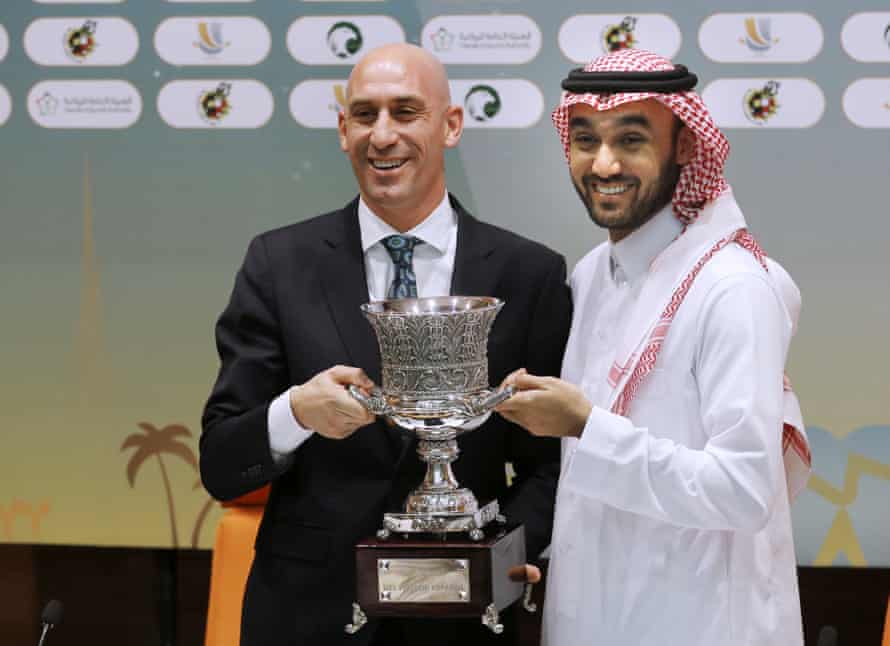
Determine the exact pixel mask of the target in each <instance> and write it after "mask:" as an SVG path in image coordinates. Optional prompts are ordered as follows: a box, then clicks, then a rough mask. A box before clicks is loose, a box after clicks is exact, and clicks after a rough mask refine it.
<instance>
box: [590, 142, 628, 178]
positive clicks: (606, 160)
mask: <svg viewBox="0 0 890 646" xmlns="http://www.w3.org/2000/svg"><path fill="white" fill-rule="evenodd" d="M591 170H593V173H594V175H597V176H599V177H611V176H613V175H618V174H619V173H620V172H621V162H620V161H619V159H618V156H617V155H616V154H615V153H614V151H613V150H612V149H611V148H610V147H609V146H607V145H606V144H602V145H601V146H599V148H597V151H596V153H595V154H594V156H593V167H592V169H591Z"/></svg>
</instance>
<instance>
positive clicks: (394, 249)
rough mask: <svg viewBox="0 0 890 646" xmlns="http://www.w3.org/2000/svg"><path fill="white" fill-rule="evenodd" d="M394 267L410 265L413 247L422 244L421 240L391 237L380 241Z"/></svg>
mask: <svg viewBox="0 0 890 646" xmlns="http://www.w3.org/2000/svg"><path fill="white" fill-rule="evenodd" d="M381 242H382V243H383V246H384V247H385V248H386V250H387V251H388V252H389V256H390V258H392V261H393V262H394V263H395V264H396V265H402V264H410V263H411V254H412V252H413V251H414V247H416V246H417V245H419V244H423V240H421V239H420V238H415V237H414V236H402V235H391V236H386V237H385V238H383V240H381Z"/></svg>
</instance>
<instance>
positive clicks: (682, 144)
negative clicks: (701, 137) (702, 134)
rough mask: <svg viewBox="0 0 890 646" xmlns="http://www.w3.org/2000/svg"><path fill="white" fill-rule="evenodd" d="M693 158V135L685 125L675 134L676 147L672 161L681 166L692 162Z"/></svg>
mask: <svg viewBox="0 0 890 646" xmlns="http://www.w3.org/2000/svg"><path fill="white" fill-rule="evenodd" d="M694 156H695V134H693V132H692V131H691V130H690V129H689V128H687V127H686V126H685V125H683V126H681V127H680V132H678V133H677V146H676V148H675V152H674V161H675V162H676V163H677V164H679V165H680V166H683V165H685V164H688V163H689V162H691V161H692V158H693V157H694Z"/></svg>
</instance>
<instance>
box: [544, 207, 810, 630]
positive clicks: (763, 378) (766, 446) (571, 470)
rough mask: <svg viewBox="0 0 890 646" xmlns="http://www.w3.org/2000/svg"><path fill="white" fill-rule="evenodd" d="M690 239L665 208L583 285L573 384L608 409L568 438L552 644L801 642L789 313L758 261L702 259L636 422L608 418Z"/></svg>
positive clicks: (551, 587)
mask: <svg viewBox="0 0 890 646" xmlns="http://www.w3.org/2000/svg"><path fill="white" fill-rule="evenodd" d="M727 199H728V200H732V198H731V194H728V197H727ZM720 202H721V199H718V203H720ZM732 205H733V206H734V205H735V203H734V201H732ZM718 207H719V204H718ZM736 216H737V217H738V218H741V214H740V212H737V210H736V214H735V215H732V214H731V217H736ZM701 217H702V218H704V219H705V220H708V219H710V220H712V221H714V220H718V219H719V218H720V217H721V213H720V208H715V207H714V203H711V205H710V207H709V208H706V209H705V212H704V213H703V214H702V216H701ZM741 225H742V226H744V222H743V220H742V222H741ZM693 226H695V225H693ZM691 228H692V227H690V229H691ZM680 231H681V226H680V225H679V223H678V222H677V221H676V220H675V219H674V216H673V215H672V214H671V213H670V211H669V210H665V211H663V212H661V213H659V214H658V215H657V216H655V217H654V218H653V219H652V220H650V221H649V222H648V223H647V224H646V225H644V226H643V227H641V228H640V229H638V230H637V231H636V232H634V233H633V234H631V235H630V236H629V237H627V238H625V239H624V240H622V241H621V242H619V243H618V244H614V245H613V244H611V243H609V242H606V243H604V244H602V245H600V246H599V247H597V248H596V249H594V250H593V251H591V252H590V253H589V254H587V256H585V257H584V258H583V259H582V260H581V261H580V262H579V263H578V266H577V267H576V269H575V271H574V273H573V275H572V278H571V287H572V294H573V297H574V302H575V317H574V320H573V323H572V330H571V334H570V337H569V341H568V346H567V348H566V358H565V360H564V365H563V374H562V376H563V379H565V380H567V381H569V382H572V383H574V384H576V385H578V386H580V387H581V388H582V390H583V391H584V393H585V394H586V396H587V398H588V399H589V400H590V402H591V403H592V404H593V405H594V408H593V411H592V412H591V414H590V417H589V418H588V420H587V422H586V425H585V427H584V430H583V432H582V435H581V437H580V439H575V438H565V439H564V440H563V461H562V474H561V478H560V484H559V490H558V494H557V503H556V518H555V523H554V535H553V543H552V553H551V564H550V572H549V575H548V584H547V597H546V599H547V601H546V604H545V610H544V644H546V645H547V646H580V645H582V644H597V645H601V644H602V645H609V646H619V645H627V646H649V645H652V646H656V645H657V646H681V645H682V646H696V645H701V646H743V645H744V646H750V645H753V644H756V645H757V646H801V645H802V644H803V636H802V628H801V616H800V602H799V597H798V589H797V575H796V561H795V556H794V548H793V543H792V536H791V517H790V510H789V498H788V493H787V490H786V486H785V477H784V469H783V463H782V446H781V429H782V406H783V404H782V393H783V389H782V378H783V367H784V364H785V357H786V352H787V349H788V344H789V341H790V337H791V332H792V320H791V319H792V317H791V315H789V311H788V308H787V307H786V305H785V304H784V303H783V301H782V297H781V294H780V293H779V291H780V290H779V289H778V288H777V287H776V285H775V283H774V281H773V280H771V278H770V276H769V274H767V272H766V271H764V269H763V268H762V267H761V266H760V264H759V263H758V262H757V260H756V259H755V258H754V257H753V255H752V254H751V253H749V252H748V251H746V250H744V249H742V248H741V247H739V246H737V245H734V244H730V245H728V246H727V247H725V248H724V249H722V250H721V251H719V252H717V254H716V255H714V257H713V258H712V259H711V260H710V261H709V262H707V263H706V264H705V266H704V267H703V269H702V270H701V272H700V273H699V275H698V277H697V278H696V279H695V282H694V283H693V285H692V287H691V289H690V291H689V292H688V294H687V296H686V298H685V300H684V302H683V303H682V305H681V307H680V308H679V310H678V311H677V314H676V316H675V318H674V320H673V323H672V326H671V328H670V330H669V332H668V335H667V337H666V339H665V340H664V344H663V346H662V349H661V352H660V354H659V356H658V360H657V363H656V364H655V367H654V369H653V371H652V372H651V373H650V374H649V375H648V376H647V377H646V378H645V380H644V381H643V384H642V386H641V387H640V390H639V391H638V394H637V396H636V397H635V399H634V400H633V403H632V404H631V406H630V410H629V417H621V416H618V415H615V414H612V413H611V412H609V409H610V406H611V403H612V401H613V400H614V397H615V396H616V393H615V392H614V390H613V388H612V387H611V386H610V385H609V384H608V382H607V379H606V377H607V375H608V374H609V369H610V366H611V365H612V362H613V359H615V351H616V348H617V347H619V346H620V345H621V341H622V334H623V333H624V331H625V330H626V329H627V328H628V326H629V325H630V324H631V321H632V319H633V318H634V316H636V315H637V314H638V313H639V309H640V308H641V307H642V308H645V306H646V303H645V301H646V300H647V299H651V297H652V293H651V285H649V284H647V283H649V282H650V277H651V266H652V263H653V261H655V262H658V261H659V260H660V258H659V256H660V255H662V254H664V253H665V249H666V248H668V247H669V245H671V242H672V241H673V240H674V238H676V236H677V235H678V234H679V233H680ZM683 235H684V236H685V235H687V233H684V234H683ZM770 273H772V271H771V272H770Z"/></svg>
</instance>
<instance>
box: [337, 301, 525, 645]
mask: <svg viewBox="0 0 890 646" xmlns="http://www.w3.org/2000/svg"><path fill="white" fill-rule="evenodd" d="M502 306H503V302H502V301H500V300H498V299H496V298H490V297H471V296H470V297H468V296H447V297H439V298H419V299H400V300H390V301H380V302H374V303H368V304H366V305H363V306H362V312H363V313H364V315H365V317H366V318H367V319H368V321H369V322H370V324H371V326H372V327H373V328H374V331H375V332H376V334H377V340H378V343H379V345H380V356H381V362H382V387H381V388H377V389H375V390H374V392H372V393H370V395H365V394H364V393H363V392H361V391H360V390H359V389H358V388H355V387H350V392H351V393H352V395H353V396H354V397H355V398H356V399H357V400H359V401H360V402H361V403H362V404H363V405H364V406H365V407H366V408H367V409H368V410H369V411H371V412H372V413H374V414H376V415H384V416H386V417H387V418H389V419H390V420H392V421H393V422H394V423H395V424H396V425H398V426H399V427H400V428H402V429H404V430H405V431H406V432H411V433H414V434H415V435H416V436H417V439H418V443H417V454H418V456H419V457H420V459H421V460H422V461H424V462H425V463H426V465H427V469H426V475H425V476H424V479H423V481H422V482H421V483H419V485H418V487H417V488H416V489H415V490H414V491H412V492H411V493H410V494H409V495H408V498H407V500H406V501H405V505H404V510H403V511H401V512H397V513H386V514H384V516H383V525H382V528H381V529H380V531H378V532H377V535H376V536H375V537H371V538H369V539H367V540H365V541H362V542H360V543H359V544H358V545H357V546H356V577H357V581H356V588H357V597H358V602H357V603H354V604H353V621H352V623H350V624H347V626H346V632H348V633H350V634H352V633H355V632H357V631H358V630H359V629H360V628H361V627H362V626H363V625H364V624H365V623H366V621H367V616H381V617H383V616H390V617H393V616H395V617H399V616H401V617H408V616H410V617H423V616H428V617H469V616H478V617H480V618H481V621H482V624H483V625H485V626H486V627H488V628H489V629H490V630H492V631H494V632H495V633H500V632H501V631H502V630H503V625H502V624H501V623H500V622H499V612H500V611H501V610H503V609H504V608H505V607H507V606H508V605H510V604H511V603H513V602H514V601H516V600H517V599H518V598H519V597H520V596H522V584H521V583H515V582H511V581H510V580H509V579H508V577H507V570H508V569H509V568H510V567H512V566H515V565H518V564H521V563H525V535H524V533H523V528H522V526H519V525H512V526H511V525H509V524H507V521H506V519H505V518H504V517H503V516H502V515H501V514H500V513H499V512H500V510H499V506H498V502H497V500H491V501H487V502H486V503H485V504H484V505H481V506H480V504H479V501H477V499H476V496H475V495H474V494H473V492H472V491H470V490H469V489H467V488H463V487H461V486H460V484H459V483H458V482H457V480H456V479H455V477H454V473H453V471H452V469H451V464H452V462H454V461H455V460H456V459H457V457H458V454H459V449H458V445H457V437H458V436H460V435H461V434H462V433H466V432H468V431H471V430H473V429H475V428H477V427H478V426H480V425H481V424H482V423H483V422H485V421H486V420H487V419H488V418H489V417H490V416H491V413H492V410H493V409H494V407H495V406H497V405H498V404H499V403H500V402H502V401H504V400H505V399H507V398H508V397H510V396H511V395H512V388H506V389H503V390H493V389H492V388H491V387H490V386H489V383H488V335H489V332H490V331H491V326H492V324H493V322H494V319H495V317H496V316H497V314H498V312H499V311H500V309H501V307H502Z"/></svg>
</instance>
